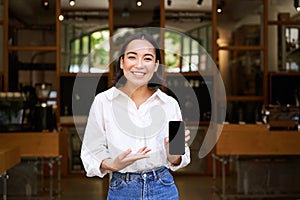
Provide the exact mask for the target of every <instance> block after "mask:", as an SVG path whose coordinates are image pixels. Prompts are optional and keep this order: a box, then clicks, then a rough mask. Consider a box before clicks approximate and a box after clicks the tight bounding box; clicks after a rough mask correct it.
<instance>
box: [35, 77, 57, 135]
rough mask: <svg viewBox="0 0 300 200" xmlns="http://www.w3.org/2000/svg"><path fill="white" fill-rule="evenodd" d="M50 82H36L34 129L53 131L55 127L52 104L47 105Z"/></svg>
mask: <svg viewBox="0 0 300 200" xmlns="http://www.w3.org/2000/svg"><path fill="white" fill-rule="evenodd" d="M51 87H52V84H51V83H36V84H35V92H36V96H37V99H38V101H37V104H36V105H35V112H34V113H35V126H34V127H35V128H34V129H35V130H36V131H49V132H51V131H53V130H54V129H55V127H56V117H55V113H54V111H53V108H52V105H49V104H48V103H47V101H48V100H49V96H50V92H51Z"/></svg>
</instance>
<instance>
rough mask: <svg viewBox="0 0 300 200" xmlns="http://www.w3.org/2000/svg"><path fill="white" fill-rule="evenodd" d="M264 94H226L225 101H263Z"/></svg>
mask: <svg viewBox="0 0 300 200" xmlns="http://www.w3.org/2000/svg"><path fill="white" fill-rule="evenodd" d="M263 100H264V96H246V95H244V96H227V101H245V102H247V101H263Z"/></svg>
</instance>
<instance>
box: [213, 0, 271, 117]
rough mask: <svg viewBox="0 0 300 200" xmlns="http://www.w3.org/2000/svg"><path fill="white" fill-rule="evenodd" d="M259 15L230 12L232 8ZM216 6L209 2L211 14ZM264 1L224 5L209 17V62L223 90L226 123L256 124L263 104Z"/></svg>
mask: <svg viewBox="0 0 300 200" xmlns="http://www.w3.org/2000/svg"><path fill="white" fill-rule="evenodd" d="M237 5H238V6H239V7H249V8H250V7H251V8H257V9H259V12H251V13H250V12H247V11H245V12H244V13H237V12H233V9H236V6H237ZM218 6H220V4H219V1H218V0H214V1H213V10H214V9H215V10H216V9H217V7H218ZM266 6H267V1H266V0H257V1H238V0H232V1H228V2H227V1H225V2H224V5H223V8H222V12H221V13H217V12H215V13H213V18H212V19H213V25H215V27H213V30H214V31H215V32H214V34H213V40H214V41H216V42H215V43H214V46H213V50H214V51H213V59H214V60H215V61H217V65H218V68H219V70H220V73H221V76H222V79H223V82H224V86H225V89H226V96H227V97H226V99H227V113H226V119H225V120H226V121H227V122H230V123H256V122H257V121H260V116H259V115H260V110H261V108H262V106H263V105H264V104H265V103H266V102H267V95H266V94H267V92H266V91H267V87H266V83H267V66H268V65H267V62H266V56H267V40H266V39H267V37H266V35H267V30H266V26H265V24H266V21H267V20H266V16H267V12H266V11H267V10H266V8H267V7H266Z"/></svg>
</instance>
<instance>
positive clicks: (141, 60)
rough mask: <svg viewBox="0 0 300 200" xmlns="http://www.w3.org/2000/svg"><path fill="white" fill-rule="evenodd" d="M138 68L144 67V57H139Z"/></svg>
mask: <svg viewBox="0 0 300 200" xmlns="http://www.w3.org/2000/svg"><path fill="white" fill-rule="evenodd" d="M136 68H144V63H143V59H142V58H139V59H138V61H137V65H136Z"/></svg>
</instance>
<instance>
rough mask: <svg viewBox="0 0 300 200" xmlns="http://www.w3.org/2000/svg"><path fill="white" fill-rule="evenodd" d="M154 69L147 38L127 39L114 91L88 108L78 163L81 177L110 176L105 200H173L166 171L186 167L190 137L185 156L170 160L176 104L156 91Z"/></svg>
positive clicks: (154, 53)
mask: <svg viewBox="0 0 300 200" xmlns="http://www.w3.org/2000/svg"><path fill="white" fill-rule="evenodd" d="M160 64H162V60H161V55H160V49H159V47H158V45H157V44H156V42H155V40H154V39H153V37H152V36H151V35H149V34H146V33H136V34H134V35H132V36H130V37H129V38H128V40H127V41H126V42H125V43H124V45H123V47H122V49H121V51H120V56H119V59H118V68H119V70H120V71H119V72H120V73H119V76H118V78H117V79H116V84H115V87H112V88H110V89H108V90H106V91H104V92H102V93H100V94H98V95H97V96H96V97H95V99H94V102H93V104H92V106H91V109H90V112H89V113H90V114H89V117H88V122H87V126H86V129H85V133H84V137H83V142H82V149H81V159H82V162H83V165H84V168H85V170H86V173H87V176H99V177H104V176H105V175H106V174H107V173H112V179H111V181H110V186H109V192H108V199H118V200H119V199H124V200H125V199H126V200H128V199H145V198H147V199H148V198H149V199H154V200H156V199H157V200H158V199H172V200H173V199H174V200H177V199H178V198H179V197H178V191H177V187H176V185H175V183H174V180H173V176H172V175H171V173H170V172H169V169H170V170H172V171H175V170H177V169H179V168H182V167H185V166H186V165H188V164H189V163H190V149H189V147H188V145H187V142H188V141H189V139H190V132H189V131H188V130H186V131H185V138H184V140H185V142H186V145H185V153H184V154H183V155H171V154H170V153H169V150H168V149H169V140H168V137H167V135H168V122H169V121H174V120H179V121H181V120H182V116H181V110H180V107H179V104H178V103H177V101H176V100H175V99H174V98H173V97H171V96H168V95H167V94H165V93H164V92H162V91H161V90H160V89H159V86H160V85H162V81H161V79H160V78H159V77H160V76H158V74H157V72H158V69H159V68H160V67H161V66H160ZM120 82H122V84H120ZM183 142H184V141H183ZM145 188H149V189H147V190H145Z"/></svg>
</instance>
